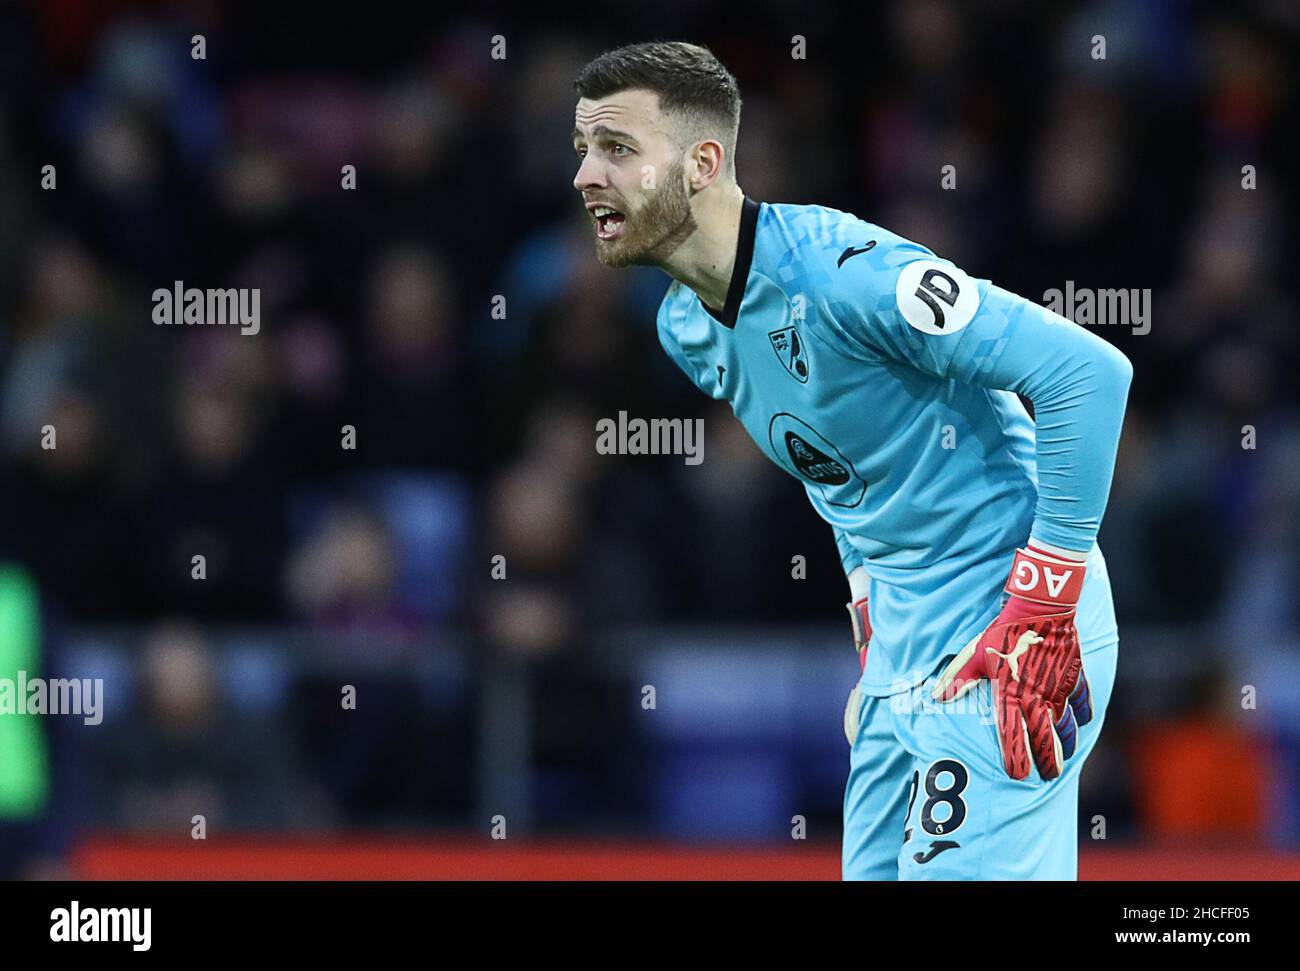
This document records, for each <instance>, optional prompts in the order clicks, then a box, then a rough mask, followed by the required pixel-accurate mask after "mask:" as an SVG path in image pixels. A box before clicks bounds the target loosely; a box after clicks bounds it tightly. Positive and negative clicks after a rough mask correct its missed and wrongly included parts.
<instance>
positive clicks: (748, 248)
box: [697, 196, 758, 329]
mask: <svg viewBox="0 0 1300 971" xmlns="http://www.w3.org/2000/svg"><path fill="white" fill-rule="evenodd" d="M757 228H758V203H757V202H755V201H754V200H753V199H751V198H749V196H745V202H744V205H743V206H742V208H741V210H740V236H739V237H738V239H737V241H736V265H735V268H733V269H732V271H731V283H729V284H728V285H727V301H726V303H724V304H723V305H722V316H718V315H717V314H716V313H714V312H713V311H712V310H711V309H710V308H709V307H708V305H707V304H705V302H704V301H703V300H700V306H701V307H703V308H704V309H705V310H707V311H708V312H709V316H710V317H712V318H713V319H714V320H716V321H717V322H718V323H720V324H721V325H722V326H723V327H729V328H732V329H735V326H736V315H737V314H739V313H740V302H741V301H742V300H743V299H744V298H745V281H746V280H748V279H749V267H750V264H752V263H753V261H754V233H755V231H756V230H757ZM697 299H698V298H697Z"/></svg>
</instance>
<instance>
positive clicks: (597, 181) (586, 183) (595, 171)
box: [573, 152, 608, 192]
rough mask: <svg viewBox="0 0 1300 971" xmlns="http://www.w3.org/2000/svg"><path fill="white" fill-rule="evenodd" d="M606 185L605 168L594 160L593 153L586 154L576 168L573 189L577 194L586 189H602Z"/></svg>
mask: <svg viewBox="0 0 1300 971" xmlns="http://www.w3.org/2000/svg"><path fill="white" fill-rule="evenodd" d="M606 185H608V182H607V181H606V180H605V167H604V165H602V164H601V163H600V161H599V160H598V159H597V158H596V156H595V153H593V152H588V153H587V154H586V156H585V157H584V158H583V160H582V164H581V165H579V166H578V174H577V175H575V176H574V177H573V187H574V188H575V189H577V190H578V191H579V192H585V191H586V190H587V189H603V188H605V186H606Z"/></svg>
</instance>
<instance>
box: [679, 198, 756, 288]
mask: <svg viewBox="0 0 1300 971" xmlns="http://www.w3.org/2000/svg"><path fill="white" fill-rule="evenodd" d="M744 207H745V193H744V192H743V191H741V188H740V186H739V185H732V186H731V187H730V188H729V189H727V190H726V191H725V192H722V193H717V194H715V197H714V198H713V199H712V201H709V202H705V201H704V200H703V199H701V200H700V202H699V203H697V205H696V207H695V213H694V216H695V225H696V230H695V232H693V233H692V234H691V235H690V238H688V239H687V240H686V242H684V243H683V244H682V245H681V246H679V247H677V249H676V251H675V252H674V253H673V255H672V256H671V257H669V258H668V260H667V262H665V263H664V264H663V269H664V270H666V271H667V272H668V274H669V276H671V277H672V278H673V279H674V280H680V281H681V282H682V283H684V284H685V285H686V286H688V287H690V288H691V289H692V290H694V291H695V293H696V294H697V295H698V296H699V298H700V300H701V301H702V302H703V304H704V305H705V306H706V307H708V308H709V309H710V310H713V311H714V312H716V313H721V312H722V309H723V307H724V306H725V305H726V302H727V290H728V289H729V288H730V287H731V274H732V272H733V271H734V269H735V266H736V242H737V240H738V239H739V237H740V217H741V213H742V211H743V210H744Z"/></svg>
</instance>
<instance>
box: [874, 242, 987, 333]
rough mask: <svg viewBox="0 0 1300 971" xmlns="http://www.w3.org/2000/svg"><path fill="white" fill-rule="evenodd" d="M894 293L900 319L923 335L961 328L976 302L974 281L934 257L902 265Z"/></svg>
mask: <svg viewBox="0 0 1300 971" xmlns="http://www.w3.org/2000/svg"><path fill="white" fill-rule="evenodd" d="M894 296H895V297H896V298H897V299H898V311H899V313H901V314H902V315H903V319H904V320H906V321H907V322H908V323H909V324H911V325H912V326H913V327H915V328H916V329H917V330H919V331H921V332H922V333H925V334H937V335H942V334H952V333H955V332H956V331H959V330H961V329H962V328H963V327H965V326H966V325H967V324H969V323H970V322H971V320H972V319H973V318H974V316H975V311H976V310H978V309H979V304H980V298H979V290H978V288H977V287H976V286H975V281H974V280H972V279H971V278H970V277H968V276H967V275H966V274H965V273H963V272H962V271H961V270H959V269H957V267H955V266H952V265H951V264H949V263H940V262H938V261H937V260H918V261H917V262H915V263H909V264H907V266H905V267H903V272H902V273H900V274H899V275H898V286H897V288H896V289H895V291H894Z"/></svg>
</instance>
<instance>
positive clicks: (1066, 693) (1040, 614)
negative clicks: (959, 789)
mask: <svg viewBox="0 0 1300 971" xmlns="http://www.w3.org/2000/svg"><path fill="white" fill-rule="evenodd" d="M1083 574H1084V564H1083V563H1082V562H1081V561H1075V560H1065V559H1061V558H1059V557H1057V556H1054V555H1052V554H1050V553H1047V552H1044V551H1043V550H1040V549H1037V548H1036V547H1034V545H1033V544H1032V542H1031V543H1030V545H1029V547H1028V548H1027V549H1021V550H1017V551H1016V558H1015V560H1014V561H1013V562H1012V564H1011V576H1010V577H1009V578H1008V579H1007V584H1006V587H1005V588H1004V589H1005V591H1006V592H1007V593H1008V594H1010V597H1009V598H1008V600H1007V602H1006V604H1005V605H1004V606H1003V607H1002V612H1001V613H1000V614H998V616H997V617H996V618H995V619H994V621H993V623H991V624H990V625H989V626H988V628H987V629H986V630H985V631H984V632H983V633H982V634H980V635H979V636H978V637H976V638H975V639H974V640H972V641H971V642H970V643H969V644H967V645H966V647H965V648H963V649H962V651H961V653H960V654H958V655H957V656H956V657H955V658H953V659H952V663H950V664H949V665H948V667H947V668H945V669H944V671H943V674H941V675H940V676H939V680H938V683H937V684H936V685H935V686H934V689H933V693H934V697H935V698H936V699H938V700H940V701H952V700H953V699H955V698H960V697H961V696H962V695H964V694H965V693H966V692H968V691H970V690H971V689H972V688H974V687H975V686H976V685H977V684H978V683H979V682H980V680H982V679H984V678H988V679H989V681H990V682H991V683H992V686H993V714H994V718H995V720H996V722H997V736H998V745H999V747H1000V748H1001V750H1002V765H1003V767H1004V768H1005V769H1006V772H1007V775H1009V776H1011V778H1013V779H1024V778H1026V777H1027V776H1028V775H1029V760H1030V758H1031V757H1032V758H1033V760H1034V762H1035V764H1037V766H1038V774H1039V775H1040V776H1041V777H1042V778H1044V779H1055V778H1056V777H1057V776H1058V775H1060V774H1061V771H1062V769H1063V768H1064V765H1065V760H1066V759H1068V758H1069V757H1070V756H1072V755H1073V754H1074V749H1075V743H1076V741H1077V735H1078V726H1079V725H1086V724H1088V722H1089V721H1091V720H1092V696H1091V694H1090V693H1089V690H1088V679H1087V678H1086V677H1085V676H1084V674H1083V660H1082V658H1081V656H1080V654H1079V633H1078V631H1077V630H1075V627H1074V610H1075V605H1076V604H1078V602H1079V593H1080V591H1081V590H1082V589H1083Z"/></svg>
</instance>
